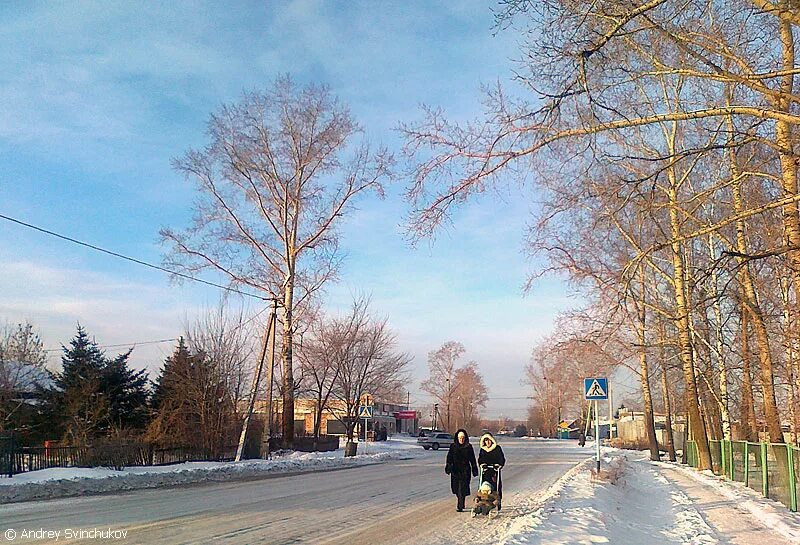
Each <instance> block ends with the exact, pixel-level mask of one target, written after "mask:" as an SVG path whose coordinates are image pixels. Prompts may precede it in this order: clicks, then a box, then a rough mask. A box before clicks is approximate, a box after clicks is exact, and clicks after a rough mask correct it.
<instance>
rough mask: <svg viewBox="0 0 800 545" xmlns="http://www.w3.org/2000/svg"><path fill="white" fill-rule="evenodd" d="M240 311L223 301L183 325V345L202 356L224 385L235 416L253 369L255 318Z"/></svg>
mask: <svg viewBox="0 0 800 545" xmlns="http://www.w3.org/2000/svg"><path fill="white" fill-rule="evenodd" d="M256 317H257V316H253V317H251V318H249V319H246V318H245V315H244V311H243V310H242V309H239V310H236V311H230V310H229V309H228V307H227V305H226V304H225V302H224V301H222V302H220V303H219V304H218V305H217V307H216V308H214V309H211V310H208V311H205V312H203V313H202V315H201V316H200V317H199V318H197V319H195V321H194V322H193V323H191V324H188V325H187V326H186V344H187V347H188V349H189V351H190V352H191V353H193V354H203V355H205V358H206V359H207V360H208V362H210V363H211V364H212V365H213V366H214V369H215V370H216V373H218V374H219V378H220V380H221V381H222V382H223V383H224V384H225V387H226V389H227V390H228V393H229V395H230V398H231V400H232V401H233V403H234V407H236V410H237V413H238V411H239V408H240V406H241V404H242V402H243V401H244V400H246V399H247V395H248V391H247V386H248V379H249V378H250V377H251V375H252V373H253V370H254V369H253V368H254V362H253V359H254V352H255V350H256V347H255V346H254V345H253V338H254V337H255V338H257V335H253V333H254V329H255V324H254V322H255V318H256Z"/></svg>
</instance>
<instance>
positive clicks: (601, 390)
mask: <svg viewBox="0 0 800 545" xmlns="http://www.w3.org/2000/svg"><path fill="white" fill-rule="evenodd" d="M583 398H584V399H586V400H588V401H594V440H595V458H596V461H597V473H600V418H599V416H600V413H598V412H597V402H598V401H599V400H604V399H608V379H607V378H605V377H592V378H585V379H583ZM610 426H611V424H610V423H609V430H610V429H611V428H610Z"/></svg>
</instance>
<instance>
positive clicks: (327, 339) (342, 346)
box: [297, 298, 369, 438]
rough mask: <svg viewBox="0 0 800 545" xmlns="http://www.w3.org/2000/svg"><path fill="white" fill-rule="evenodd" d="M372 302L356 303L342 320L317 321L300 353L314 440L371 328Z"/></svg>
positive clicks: (364, 299)
mask: <svg viewBox="0 0 800 545" xmlns="http://www.w3.org/2000/svg"><path fill="white" fill-rule="evenodd" d="M368 303H369V301H368V300H367V299H366V298H360V299H356V300H355V301H353V305H352V307H351V309H350V312H349V314H347V315H346V316H339V317H330V318H326V317H320V318H319V319H317V320H315V321H314V322H313V323H312V324H311V326H310V328H309V331H308V335H307V336H306V337H305V338H304V340H303V344H302V346H301V348H300V349H299V350H298V351H297V355H298V359H299V360H300V368H301V370H302V375H303V378H304V383H305V391H306V392H308V393H309V394H310V395H312V396H313V397H314V400H315V404H314V437H315V438H318V437H319V435H320V426H321V423H322V415H323V414H324V412H325V411H326V410H328V409H329V403H328V401H329V400H330V398H331V395H332V394H333V393H334V389H335V388H336V386H337V384H338V380H339V374H340V373H341V372H342V370H343V369H345V368H346V367H347V365H348V362H350V361H351V360H352V359H353V358H355V357H356V355H357V353H356V351H357V349H358V348H359V343H360V340H361V334H362V333H363V328H365V327H367V326H368V325H369V322H368V316H367V310H368Z"/></svg>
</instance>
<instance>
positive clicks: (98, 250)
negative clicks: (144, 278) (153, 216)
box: [0, 214, 272, 301]
mask: <svg viewBox="0 0 800 545" xmlns="http://www.w3.org/2000/svg"><path fill="white" fill-rule="evenodd" d="M0 218H2V219H4V220H7V221H10V222H12V223H16V224H17V225H22V226H23V227H27V228H28V229H33V230H34V231H39V232H40V233H44V234H46V235H50V236H53V237H56V238H60V239H61V240H66V241H67V242H72V243H73V244H78V245H79V246H85V247H86V248H91V249H92V250H95V251H97V252H102V253H104V254H108V255H111V256H114V257H118V258H120V259H124V260H126V261H130V262H132V263H136V264H137V265H142V266H144V267H149V268H151V269H155V270H157V271H161V272H165V273H167V274H172V275H175V276H178V277H180V278H184V279H186V280H191V281H192V282H199V283H201V284H205V285H207V286H212V287H215V288H218V289H221V290H225V291H230V292H233V293H238V294H239V295H244V296H246V297H252V298H253V299H258V300H260V301H272V298H270V297H262V296H260V295H256V294H254V293H249V292H246V291H241V290H237V289H236V288H232V287H230V286H223V285H222V284H216V283H214V282H209V281H208V280H203V279H202V278H195V277H194V276H190V275H188V274H184V273H181V272H178V271H173V270H170V269H167V268H165V267H161V266H159V265H153V264H152V263H148V262H147V261H142V260H141V259H136V258H135V257H130V256H127V255H123V254H120V253H118V252H114V251H111V250H106V249H105V248H101V247H100V246H95V245H94V244H89V243H88V242H83V241H81V240H77V239H74V238H72V237H68V236H66V235H61V234H59V233H56V232H54V231H50V230H48V229H44V228H42V227H37V226H36V225H32V224H30V223H26V222H24V221H21V220H18V219H15V218H12V217H9V216H6V215H3V214H0Z"/></svg>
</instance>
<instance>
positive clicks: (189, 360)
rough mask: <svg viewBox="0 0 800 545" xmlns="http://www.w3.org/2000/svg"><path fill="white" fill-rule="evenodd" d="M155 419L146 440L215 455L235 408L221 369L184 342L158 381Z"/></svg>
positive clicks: (223, 442) (162, 370) (182, 341)
mask: <svg viewBox="0 0 800 545" xmlns="http://www.w3.org/2000/svg"><path fill="white" fill-rule="evenodd" d="M152 407H153V412H154V418H153V420H152V421H151V423H150V425H149V427H148V431H147V438H148V439H149V440H150V441H153V442H156V443H160V444H178V445H181V446H191V447H196V448H199V449H202V450H203V451H204V452H206V453H207V454H209V455H215V454H217V453H219V452H220V451H221V449H222V448H223V447H224V446H225V444H226V441H227V440H229V439H230V438H229V437H228V436H229V435H230V433H231V431H232V430H233V431H235V430H234V427H233V426H232V425H231V421H232V420H233V418H234V417H233V415H234V407H233V402H232V399H231V396H230V394H229V393H228V391H227V389H226V388H225V382H224V381H223V380H222V379H221V377H220V374H219V372H218V369H217V367H216V365H215V364H214V362H213V361H211V360H209V359H208V358H206V357H205V355H204V354H192V353H191V352H190V351H189V349H188V348H187V346H186V344H185V342H184V340H183V338H181V339H180V341H179V342H178V346H177V347H176V348H175V352H174V353H173V354H172V355H171V356H169V357H168V358H167V359H166V360H165V362H164V366H163V367H162V369H161V373H160V374H159V376H158V378H157V379H156V381H155V387H154V392H153V398H152Z"/></svg>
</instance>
